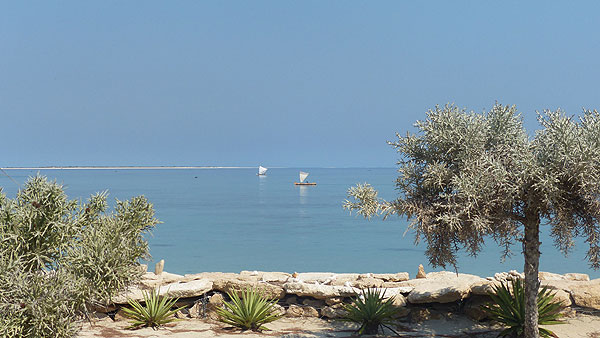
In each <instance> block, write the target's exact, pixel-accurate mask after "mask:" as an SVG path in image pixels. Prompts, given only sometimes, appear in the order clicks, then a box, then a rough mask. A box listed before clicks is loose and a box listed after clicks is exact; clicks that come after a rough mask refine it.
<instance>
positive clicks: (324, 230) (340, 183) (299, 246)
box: [0, 168, 600, 278]
mask: <svg viewBox="0 0 600 338" xmlns="http://www.w3.org/2000/svg"><path fill="white" fill-rule="evenodd" d="M302 170H304V171H308V172H310V176H309V177H308V180H309V181H315V182H318V185H317V186H309V187H298V186H294V184H293V182H294V181H297V180H298V172H299V169H292V168H285V169H277V168H272V169H270V170H269V172H268V173H267V174H268V175H267V176H266V177H258V176H256V169H172V170H171V169H160V170H142V169H133V170H132V169H127V170H107V169H102V170H90V169H85V170H39V172H40V173H41V174H42V175H45V176H47V177H48V178H50V179H56V180H57V181H58V182H61V183H63V184H64V185H65V187H66V191H67V194H68V195H69V197H71V198H76V199H87V197H89V195H90V194H93V193H95V192H98V191H103V190H108V191H109V193H110V198H112V199H113V201H114V199H115V198H116V199H120V200H123V199H128V198H130V197H132V196H136V195H145V196H146V197H147V198H148V199H149V200H150V201H151V202H152V203H153V204H154V207H155V209H156V216H157V218H158V219H160V220H161V221H162V222H163V223H162V224H160V225H158V226H157V228H156V229H155V230H154V232H153V235H152V236H150V237H148V241H149V243H150V250H151V254H152V261H151V262H149V263H150V268H151V269H152V267H153V264H154V262H156V261H158V260H160V259H164V260H165V262H166V263H165V270H166V271H169V272H173V273H179V274H184V273H196V272H202V271H223V272H239V271H241V270H266V271H287V272H294V271H298V272H308V271H330V272H374V273H385V272H400V271H407V272H409V273H410V274H411V275H412V276H414V274H415V273H416V271H417V266H418V265H419V264H423V265H425V267H426V270H427V271H432V270H434V269H433V268H432V267H431V266H428V264H427V263H428V261H427V258H426V257H425V255H424V251H425V244H424V243H421V244H419V245H415V244H414V237H413V236H412V234H410V233H408V234H406V235H405V234H404V233H405V230H406V224H407V223H406V221H405V220H404V219H400V218H397V217H396V218H390V219H388V220H386V221H382V220H380V219H374V220H371V221H367V220H364V219H362V218H358V217H355V216H354V215H352V216H351V215H349V214H348V212H347V211H345V210H343V209H342V207H341V205H342V202H343V201H344V199H345V197H346V190H347V189H348V187H350V186H352V185H354V184H355V183H358V182H369V183H371V184H372V185H373V186H375V187H376V188H377V189H379V191H380V196H381V197H383V198H386V199H393V198H394V196H395V195H396V191H395V187H394V179H395V177H396V170H395V169H393V168H388V169H366V168H365V169H337V168H336V169H328V168H302ZM37 172H38V170H7V173H8V174H9V175H11V177H13V178H14V179H15V180H16V181H17V182H18V183H20V184H22V183H23V182H25V181H26V179H27V178H28V177H29V176H32V175H35V174H36V173H37ZM0 186H2V187H3V188H4V192H5V193H6V194H7V195H8V196H9V197H14V196H15V194H16V192H17V190H18V186H17V185H16V184H15V183H14V182H12V181H11V180H9V179H8V178H7V177H6V176H4V175H3V174H2V175H1V176H0ZM542 232H543V233H542V258H541V270H544V271H552V272H557V273H566V272H584V273H589V274H590V276H591V277H592V278H598V277H600V272H598V271H594V270H591V269H590V268H589V267H588V264H587V262H586V261H585V249H586V248H585V243H583V241H579V242H578V245H577V247H576V250H575V251H574V252H572V253H571V254H570V255H569V257H568V258H565V257H563V256H562V255H561V254H560V253H559V252H558V251H557V250H556V249H555V248H554V246H553V244H552V240H551V238H550V237H549V236H548V231H547V229H546V228H544V229H543V231H542ZM487 244H488V246H487V247H486V248H485V249H484V251H483V252H482V253H481V254H480V255H479V256H478V257H469V256H467V255H462V257H461V258H460V260H459V264H460V266H459V271H460V272H464V273H473V274H477V275H482V276H490V275H493V274H494V273H495V272H499V271H508V270H512V269H514V270H519V271H522V270H523V259H522V258H521V256H520V254H521V248H520V246H515V247H514V253H515V255H514V257H512V258H511V259H509V260H507V261H505V262H501V261H500V249H499V248H498V247H497V245H496V244H495V243H494V242H493V241H492V240H489V241H488V243H487ZM448 269H449V270H451V267H449V268H448ZM435 270H441V268H437V269H435Z"/></svg>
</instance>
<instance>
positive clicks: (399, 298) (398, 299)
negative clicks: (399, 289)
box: [389, 294, 406, 307]
mask: <svg viewBox="0 0 600 338" xmlns="http://www.w3.org/2000/svg"><path fill="white" fill-rule="evenodd" d="M392 297H393V299H394V300H393V302H392V305H394V306H395V307H405V306H406V297H404V296H403V295H402V294H396V295H394V296H392ZM392 297H389V298H392Z"/></svg>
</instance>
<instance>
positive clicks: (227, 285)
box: [213, 279, 285, 299]
mask: <svg viewBox="0 0 600 338" xmlns="http://www.w3.org/2000/svg"><path fill="white" fill-rule="evenodd" d="M213 288H214V289H215V290H219V291H222V292H227V293H233V292H236V293H237V294H238V295H239V294H241V292H242V291H245V290H247V289H254V290H257V291H258V292H259V293H262V294H263V295H264V296H265V297H267V298H269V299H281V298H283V297H285V291H284V290H283V287H281V286H279V285H274V284H270V283H266V282H261V281H249V280H243V279H217V280H215V281H214V283H213Z"/></svg>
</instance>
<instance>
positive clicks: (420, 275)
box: [417, 264, 427, 278]
mask: <svg viewBox="0 0 600 338" xmlns="http://www.w3.org/2000/svg"><path fill="white" fill-rule="evenodd" d="M417 278H427V275H426V274H425V267H423V264H419V271H417Z"/></svg>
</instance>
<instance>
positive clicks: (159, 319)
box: [123, 289, 181, 330]
mask: <svg viewBox="0 0 600 338" xmlns="http://www.w3.org/2000/svg"><path fill="white" fill-rule="evenodd" d="M143 295H144V303H145V305H142V304H141V303H140V302H138V301H137V300H133V299H129V300H127V303H129V305H130V306H131V309H128V308H123V312H125V316H126V317H128V318H130V319H132V321H131V326H129V327H127V328H128V329H139V328H142V327H151V328H153V329H155V330H156V329H158V328H159V327H160V326H162V325H165V324H167V323H171V322H174V321H176V320H177V319H176V318H174V317H173V315H174V314H175V313H176V312H177V311H179V310H180V309H181V308H176V309H173V306H174V305H175V303H176V302H177V300H179V298H176V299H172V298H169V297H166V296H161V295H160V294H159V291H158V290H157V289H154V290H152V291H151V292H150V293H148V292H144V293H143Z"/></svg>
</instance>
